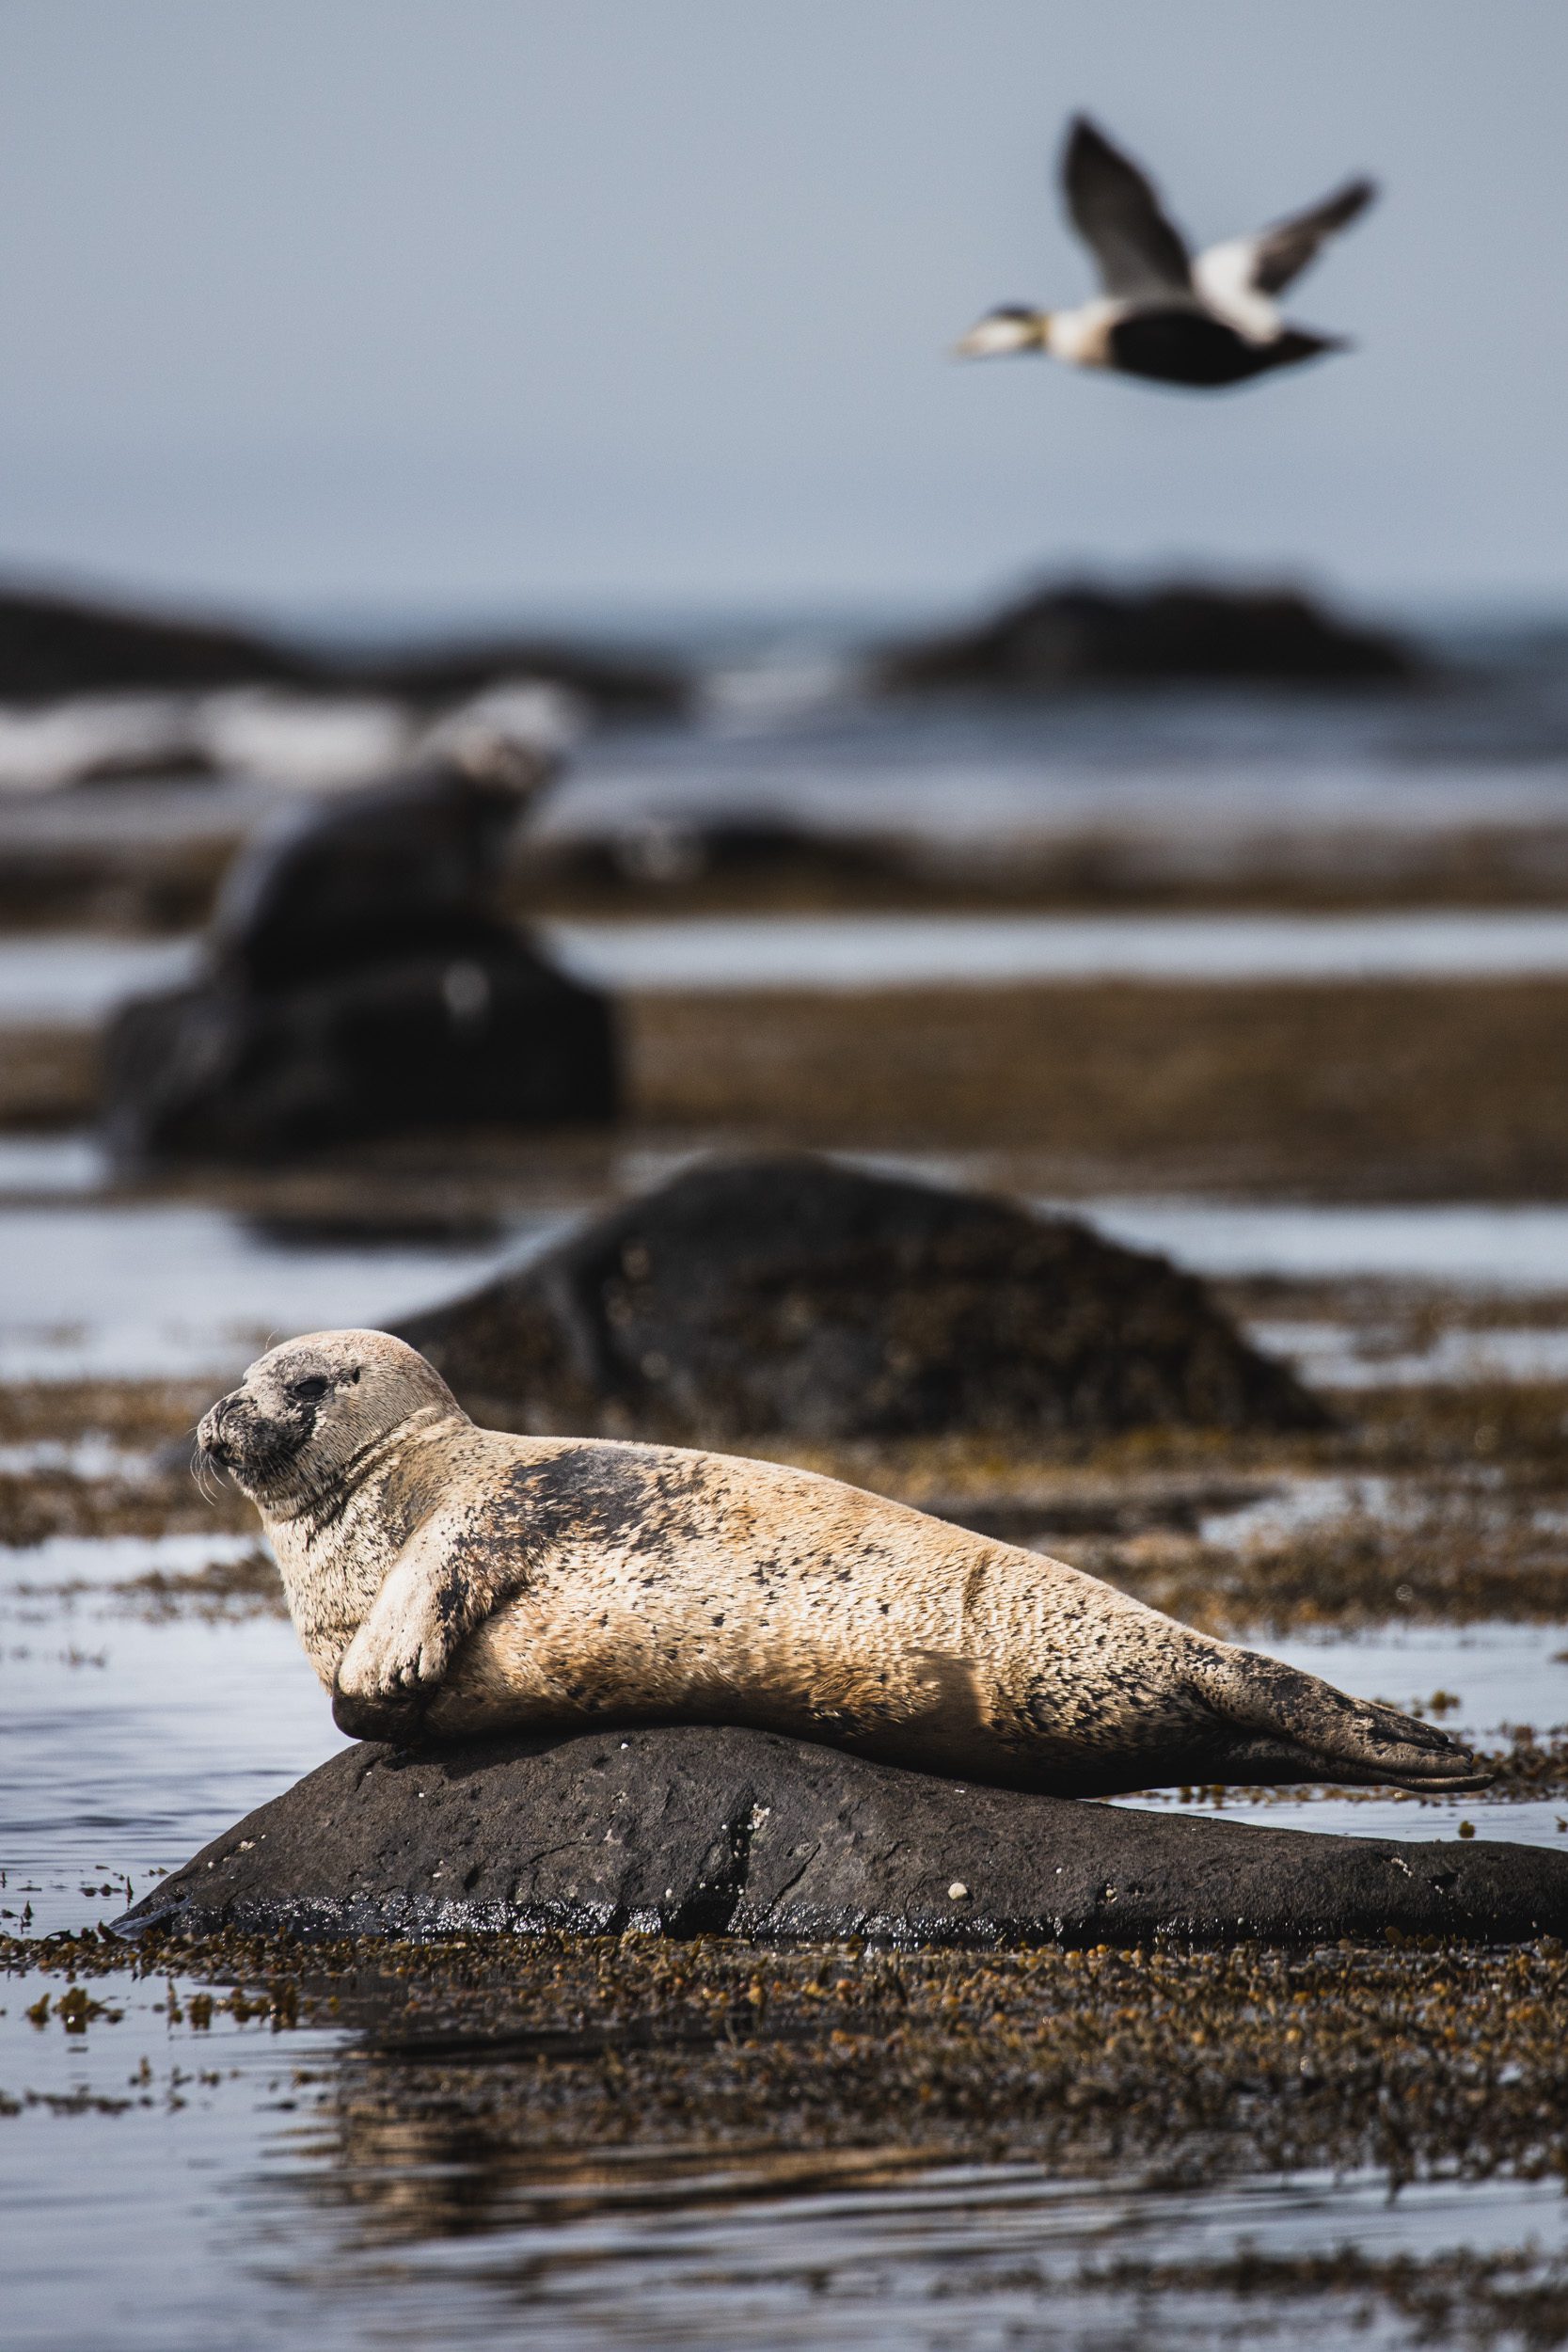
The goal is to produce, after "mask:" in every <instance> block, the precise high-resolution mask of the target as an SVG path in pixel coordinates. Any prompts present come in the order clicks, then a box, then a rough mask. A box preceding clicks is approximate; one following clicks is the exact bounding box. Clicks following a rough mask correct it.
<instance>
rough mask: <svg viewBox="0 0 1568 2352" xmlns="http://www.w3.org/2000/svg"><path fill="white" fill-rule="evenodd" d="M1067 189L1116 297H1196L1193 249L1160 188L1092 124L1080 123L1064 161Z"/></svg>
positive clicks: (1077, 222) (1078, 225)
mask: <svg viewBox="0 0 1568 2352" xmlns="http://www.w3.org/2000/svg"><path fill="white" fill-rule="evenodd" d="M1062 186H1063V189H1064V190H1065V192H1066V195H1067V202H1068V211H1069V214H1070V215H1071V218H1072V225H1073V227H1074V228H1075V229H1076V230H1077V231H1078V234H1079V235H1080V236H1081V237H1082V238H1083V240H1084V243H1085V245H1086V246H1088V248H1089V250H1090V252H1091V253H1092V254H1093V255H1094V258H1095V261H1096V262H1097V263H1098V265H1099V269H1100V277H1101V284H1102V285H1103V286H1104V289H1105V292H1106V293H1107V294H1114V295H1116V296H1117V297H1118V298H1123V299H1132V300H1137V299H1140V298H1143V297H1147V296H1148V295H1150V294H1160V295H1163V296H1164V297H1165V299H1166V300H1167V301H1168V300H1169V298H1170V296H1171V295H1172V294H1185V295H1186V296H1187V297H1188V299H1189V300H1191V297H1192V292H1193V278H1192V263H1191V261H1190V259H1189V256H1188V252H1187V248H1186V246H1185V245H1184V244H1183V242H1182V240H1181V238H1180V235H1179V234H1178V232H1177V230H1175V229H1173V228H1172V226H1171V224H1170V222H1169V221H1168V220H1167V219H1166V218H1165V215H1164V213H1163V212H1162V211H1161V209H1160V199H1159V198H1158V197H1157V196H1156V195H1155V193H1154V190H1153V188H1152V187H1151V186H1150V185H1149V183H1148V180H1146V179H1145V177H1144V175H1143V173H1142V172H1141V171H1140V170H1139V169H1138V167H1137V165H1136V164H1134V163H1132V162H1131V161H1130V160H1129V159H1128V157H1127V156H1125V155H1124V154H1122V153H1121V151H1120V150H1119V149H1117V148H1115V147H1113V146H1112V145H1111V142H1110V140H1109V139H1108V138H1106V136H1105V135H1104V134H1103V132H1101V131H1098V130H1096V128H1095V126H1094V124H1093V123H1092V122H1090V121H1089V119H1087V117H1086V116H1085V115H1077V116H1075V117H1074V118H1073V122H1072V127H1071V130H1070V131H1069V135H1068V143H1067V148H1066V151H1065V152H1064V154H1063V156H1062Z"/></svg>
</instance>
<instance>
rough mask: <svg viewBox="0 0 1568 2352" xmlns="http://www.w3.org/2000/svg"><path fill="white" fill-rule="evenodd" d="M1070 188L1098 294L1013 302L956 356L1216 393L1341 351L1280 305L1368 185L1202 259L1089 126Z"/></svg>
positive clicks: (1078, 146) (1074, 160)
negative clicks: (1060, 306)
mask: <svg viewBox="0 0 1568 2352" xmlns="http://www.w3.org/2000/svg"><path fill="white" fill-rule="evenodd" d="M1062 184H1063V188H1064V191H1065V194H1066V197H1067V202H1068V210H1069V215H1070V216H1071V219H1072V223H1073V226H1074V228H1075V229H1076V230H1078V233H1079V235H1080V236H1081V237H1082V238H1083V239H1084V242H1085V244H1086V245H1087V246H1088V247H1089V249H1090V251H1091V252H1092V253H1093V255H1094V257H1095V262H1096V264H1097V266H1098V268H1099V272H1100V278H1101V286H1102V289H1103V291H1102V293H1101V294H1100V295H1099V296H1098V297H1097V298H1096V299H1095V300H1093V301H1090V302H1085V303H1081V304H1080V305H1079V306H1078V308H1077V309H1076V310H1030V309H1028V308H1027V307H1026V306H1023V305H1020V304H1009V305H1006V306H1005V307H1004V308H1002V309H999V310H990V311H988V313H987V314H986V316H985V317H984V318H983V319H981V321H980V322H979V324H978V326H974V327H973V328H972V329H971V330H970V332H969V333H968V334H967V335H966V336H965V337H964V338H963V341H962V342H960V343H959V344H958V353H959V355H960V356H961V357H963V358H998V357H1002V356H1005V355H1006V354H1008V353H1014V352H1024V351H1039V352H1045V353H1048V354H1049V355H1050V357H1051V358H1054V359H1062V360H1065V361H1066V362H1067V364H1068V365H1069V367H1079V368H1099V369H1101V370H1103V371H1105V372H1106V373H1111V374H1115V375H1132V376H1139V377H1142V378H1143V379H1144V380H1145V381H1146V382H1149V383H1156V384H1171V385H1177V386H1180V387H1182V388H1184V389H1188V390H1195V391H1215V390H1219V389H1223V388H1225V387H1226V386H1228V385H1232V384H1243V383H1246V382H1248V381H1249V380H1250V379H1251V378H1252V377H1254V376H1259V375H1266V374H1272V373H1275V371H1276V370H1278V369H1280V368H1291V367H1298V366H1300V365H1301V364H1302V362H1303V361H1304V360H1307V359H1316V358H1322V357H1323V354H1324V353H1326V352H1331V351H1341V350H1343V349H1344V348H1345V345H1344V343H1343V342H1342V341H1340V340H1339V339H1338V338H1337V337H1335V336H1331V335H1319V334H1316V333H1314V332H1312V331H1311V330H1310V329H1309V328H1306V327H1300V326H1290V325H1288V324H1287V322H1286V321H1285V320H1284V319H1283V318H1282V317H1281V316H1280V313H1279V310H1278V308H1277V306H1276V304H1275V295H1276V294H1279V293H1281V292H1282V291H1283V290H1284V288H1285V287H1286V286H1288V285H1289V284H1290V283H1291V280H1292V279H1293V278H1297V277H1299V276H1300V274H1301V272H1302V271H1303V270H1304V269H1306V268H1307V264H1308V262H1311V261H1312V259H1313V258H1314V256H1315V255H1316V254H1317V252H1318V250H1319V248H1320V247H1321V246H1322V245H1323V242H1324V240H1325V239H1326V238H1328V237H1330V236H1332V235H1333V234H1334V233H1335V231H1336V230H1340V229H1343V228H1346V227H1348V226H1349V224H1350V222H1352V221H1353V220H1354V219H1355V217H1356V215H1358V214H1359V213H1361V212H1363V211H1364V210H1365V209H1366V207H1367V206H1368V205H1369V204H1370V202H1371V200H1372V198H1373V195H1374V194H1375V190H1374V188H1373V185H1372V183H1371V182H1370V180H1353V181H1350V182H1348V183H1347V184H1346V185H1345V186H1344V187H1342V188H1340V189H1338V191H1337V192H1336V193H1335V194H1334V195H1333V196H1330V197H1327V198H1325V199H1323V202H1322V203H1321V204H1315V205H1312V206H1310V207H1309V208H1308V209H1307V211H1306V212H1303V213H1297V214H1293V215H1291V217H1290V218H1288V219H1286V220H1281V221H1276V222H1275V224H1274V226H1273V227H1272V228H1269V229H1263V230H1259V232H1258V233H1257V235H1255V236H1250V237H1236V238H1232V239H1230V240H1228V241H1227V243H1225V244H1223V245H1216V246H1210V247H1209V248H1208V250H1207V251H1205V252H1202V253H1199V254H1197V255H1196V256H1195V255H1193V254H1192V253H1190V252H1189V250H1188V247H1187V245H1186V242H1185V240H1184V239H1183V238H1182V237H1181V235H1180V232H1179V231H1178V230H1176V229H1175V228H1174V227H1173V226H1172V224H1171V222H1170V221H1169V220H1168V219H1167V217H1166V215H1165V214H1164V211H1163V210H1162V208H1161V204H1160V199H1159V198H1158V197H1157V196H1156V194H1155V192H1154V189H1153V188H1152V187H1151V185H1150V184H1149V183H1148V180H1147V179H1146V178H1145V176H1144V174H1143V173H1142V172H1141V171H1140V170H1139V169H1138V167H1137V166H1136V165H1135V164H1133V163H1132V161H1131V160H1130V159H1129V158H1128V157H1127V156H1125V155H1123V154H1121V153H1120V152H1119V151H1118V150H1117V148H1115V147H1113V146H1112V145H1111V142H1110V141H1109V139H1107V138H1106V137H1105V136H1104V135H1103V134H1102V133H1101V132H1100V131H1098V130H1096V128H1095V126H1094V124H1093V123H1092V122H1088V121H1086V120H1085V119H1084V118H1083V117H1082V116H1080V117H1079V118H1078V119H1077V120H1076V121H1075V122H1074V123H1073V125H1072V128H1071V131H1070V133H1069V138H1068V144H1067V149H1066V151H1065V154H1064V156H1063V160H1062Z"/></svg>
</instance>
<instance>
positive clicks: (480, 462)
mask: <svg viewBox="0 0 1568 2352" xmlns="http://www.w3.org/2000/svg"><path fill="white" fill-rule="evenodd" d="M1565 92H1568V7H1564V6H1563V4H1562V0H245V6H243V7H242V6H239V5H236V4H235V0H0V317H3V319H4V322H5V335H4V360H3V364H0V566H3V567H4V568H6V569H8V570H10V571H13V572H14V571H18V570H24V571H40V570H42V571H47V572H49V573H51V574H55V575H57V576H61V577H65V578H75V579H80V580H96V581H101V582H103V583H107V584H117V585H120V586H123V587H128V588H137V587H154V588H157V589H158V590H160V591H164V592H178V593H180V594H182V595H187V596H189V595H217V596H222V597H224V598H225V599H227V600H228V601H230V603H234V604H238V605H242V606H243V605H245V604H247V603H248V604H265V605H271V606H274V607H278V606H282V607H288V606H293V607H298V608H301V609H303V608H305V607H317V608H324V607H331V606H334V605H339V606H342V607H345V608H349V607H356V608H367V609H369V608H375V607H383V608H386V609H388V611H396V610H403V611H405V612H440V611H443V610H445V611H449V612H452V613H454V614H455V613H457V612H473V611H476V610H480V609H483V608H486V607H488V608H490V609H492V610H494V611H496V612H503V611H505V610H507V609H508V608H514V609H518V610H521V609H526V608H533V609H539V608H548V607H550V606H551V605H552V604H559V605H561V606H562V608H563V609H564V608H573V607H576V608H581V607H583V606H585V605H592V604H593V603H594V602H595V601H604V602H608V603H609V604H610V605H613V606H618V607H628V606H629V607H633V608H635V607H638V606H644V607H652V608H656V609H657V607H659V606H660V605H672V606H674V605H700V606H709V607H712V606H718V605H721V604H723V603H724V602H726V601H728V600H731V599H739V600H743V601H745V602H748V603H752V604H756V603H759V602H760V603H763V604H767V603H775V604H776V603H781V602H782V603H789V602H797V603H799V602H806V603H810V602H827V603H854V602H857V601H865V600H876V599H881V598H889V599H911V598H925V599H928V598H949V599H954V600H962V599H964V598H966V597H969V596H974V595H976V594H978V593H980V592H981V591H983V590H985V589H987V588H989V587H991V586H994V585H997V584H1000V583H1002V582H1004V581H1006V580H1009V579H1011V578H1012V577H1014V576H1016V575H1017V574H1019V573H1021V572H1025V571H1031V570H1035V569H1039V568H1042V567H1049V566H1053V565H1055V564H1063V563H1068V562H1078V561H1084V560H1086V561H1090V562H1093V563H1096V564H1105V565H1107V566H1115V567H1126V566H1132V565H1137V566H1148V565H1160V564H1168V563H1175V562H1184V561H1187V560H1190V559H1197V560H1201V561H1202V562H1204V563H1205V564H1212V565H1229V566H1238V565H1239V566H1244V567H1248V568H1250V569H1254V570H1266V571H1267V570H1281V569H1304V570H1306V571H1307V572H1308V573H1311V574H1316V575H1317V576H1318V577H1320V578H1322V579H1324V580H1328V581H1331V582H1334V583H1337V584H1338V585H1339V586H1340V587H1341V588H1343V589H1345V590H1347V591H1350V592H1352V593H1354V594H1359V595H1363V596H1370V597H1374V598H1379V597H1386V596H1420V597H1423V598H1444V599H1447V598H1454V597H1459V598H1465V597H1471V596H1482V597H1492V598H1498V597H1502V598H1507V597H1516V596H1526V597H1555V598H1560V599H1562V600H1563V601H1564V602H1568V488H1565V480H1568V473H1565V465H1564V454H1563V441H1564V411H1565V406H1568V402H1565V389H1568V300H1565V299H1564V295H1563V292H1562V287H1563V279H1564V261H1563V244H1564V234H1565V229H1568V219H1565V215H1568V203H1565V199H1568V139H1565V136H1564V133H1563V109H1564V103H1565ZM1078 106H1085V107H1087V108H1088V109H1090V110H1091V111H1092V112H1094V113H1095V114H1096V115H1097V116H1098V117H1099V118H1100V119H1101V120H1102V121H1103V122H1104V123H1105V124H1106V125H1107V127H1108V128H1109V129H1110V130H1111V131H1112V132H1113V133H1114V134H1115V135H1117V136H1118V137H1120V138H1121V139H1123V140H1124V141H1125V142H1126V143H1127V144H1128V145H1129V146H1130V147H1131V148H1132V150H1133V151H1134V152H1136V153H1138V154H1139V155H1141V156H1142V157H1143V158H1145V159H1146V161H1148V164H1149V165H1150V166H1151V167H1152V168H1153V169H1154V171H1155V173H1156V176H1157V177H1158V179H1159V181H1160V182H1161V183H1162V185H1163V188H1164V192H1165V195H1166V197H1167V199H1168V201H1169V203H1170V206H1171V208H1172V210H1173V211H1174V213H1175V215H1176V216H1177V217H1178V219H1179V220H1180V222H1181V223H1182V224H1183V225H1184V226H1185V227H1186V228H1187V229H1188V230H1190V231H1191V232H1192V233H1193V234H1194V235H1195V236H1196V237H1197V238H1198V239H1199V240H1200V241H1207V240H1209V239H1211V238H1212V237H1215V236H1218V235H1222V234H1225V233H1227V232H1233V231H1235V230H1240V229H1243V228H1246V227H1250V226H1253V225H1255V224H1257V223H1258V222H1259V221H1261V220H1263V219H1265V218H1268V217H1270V216H1271V215H1274V214H1275V213H1277V212H1279V211H1281V210H1285V209H1288V208H1290V207H1291V206H1293V205H1295V204H1297V203H1299V202H1301V201H1303V200H1305V199H1308V198H1311V197H1314V196H1316V195H1318V194H1320V193H1322V192H1323V190H1324V189H1325V188H1327V187H1328V186H1330V185H1332V184H1333V183H1335V182H1336V181H1337V180H1338V179H1339V178H1340V177H1341V176H1343V175H1344V174H1345V173H1347V172H1350V171H1353V170H1362V169H1369V168H1370V169H1371V170H1374V171H1376V172H1377V173H1379V174H1380V175H1381V176H1382V177H1383V178H1384V180H1385V181H1386V191H1387V193H1386V201H1385V202H1384V203H1383V204H1382V205H1381V206H1380V207H1379V208H1378V209H1377V210H1376V211H1375V212H1374V213H1373V214H1371V215H1370V216H1369V217H1368V218H1367V219H1366V220H1365V221H1364V222H1363V223H1362V224H1361V225H1360V226H1359V227H1358V228H1357V229H1356V230H1354V231H1353V232H1352V233H1351V234H1350V235H1349V236H1348V237H1347V238H1346V239H1345V240H1344V242H1343V243H1342V244H1341V245H1340V246H1338V247H1337V248H1336V249H1335V250H1334V252H1333V253H1332V254H1331V255H1330V257H1329V258H1328V259H1327V260H1326V261H1324V262H1323V263H1321V264H1320V266H1319V267H1318V269H1317V270H1316V271H1315V272H1314V273H1313V275H1312V276H1311V277H1310V278H1307V279H1306V280H1305V281H1304V282H1303V283H1302V285H1301V286H1300V287H1299V288H1298V289H1297V291H1296V294H1295V297H1294V308H1295V309H1296V310H1297V312H1298V314H1299V315H1301V316H1302V317H1303V318H1305V319H1306V320H1307V321H1309V322H1311V323H1313V324H1316V325H1320V326H1328V327H1331V328H1334V329H1337V330H1342V331H1345V332H1348V333H1350V334H1353V335H1354V336H1355V337H1356V338H1357V339H1358V342H1359V343H1360V346H1361V347H1360V348H1359V349H1358V350H1357V351H1356V352H1355V353H1354V355H1353V356H1351V357H1348V358H1336V359H1331V360H1328V361H1325V362H1324V363H1323V365H1321V366H1319V367H1315V368H1312V369H1304V370H1302V371H1301V372H1300V373H1298V374H1296V375H1294V376H1291V377H1287V378H1281V379H1280V380H1278V381H1274V382H1270V381H1265V382H1264V383H1263V384H1261V385H1260V386H1258V387H1256V388H1254V389H1244V390H1243V391H1241V392H1237V393H1232V394H1228V395H1221V396H1207V397H1194V396H1191V395H1188V396H1181V395H1178V394H1174V393H1160V392H1157V391H1152V390H1149V389H1145V388H1141V387H1138V386H1135V385H1127V384H1117V383H1112V382H1105V381H1103V380H1096V379H1094V378H1088V377H1079V376H1075V375H1073V374H1071V373H1069V372H1067V371H1065V370H1062V369H1060V368H1054V367H1052V366H1049V365H1047V364H1044V363H1041V362H1038V361H1015V362H1006V363H1005V362H993V363H991V364H990V365H973V366H968V367H965V366H963V365H961V364H959V363H956V362H953V361H951V360H949V359H947V358H945V357H944V356H943V355H944V350H945V346H946V345H947V344H948V343H949V342H951V340H952V338H953V337H954V336H955V335H956V334H957V333H958V332H960V331H961V330H962V329H963V328H964V327H965V326H968V325H969V324H970V323H971V322H972V320H973V318H974V316H975V315H976V314H977V313H978V312H979V311H980V310H983V309H985V308H986V307H988V306H989V305H990V303H992V302H993V301H1000V300H1030V301H1040V302H1044V303H1051V302H1056V303H1058V304H1066V303H1070V302H1072V301H1074V300H1077V299H1079V298H1081V297H1082V296H1083V295H1084V294H1085V293H1086V292H1087V291H1088V288H1089V280H1088V276H1087V269H1086V262H1085V257H1084V256H1083V254H1082V253H1081V251H1080V250H1079V249H1078V248H1077V247H1076V246H1074V244H1073V243H1072V242H1071V240H1070V239H1069V236H1068V235H1067V233H1066V231H1065V230H1064V228H1063V226H1062V223H1061V219H1060V215H1059V212H1058V208H1057V202H1056V199H1055V196H1054V192H1053V186H1052V175H1053V168H1054V158H1055V151H1056V148H1057V144H1058V140H1059V136H1060V131H1061V126H1062V123H1063V121H1064V119H1065V118H1066V116H1067V115H1068V114H1069V111H1070V110H1071V109H1073V108H1074V107H1078Z"/></svg>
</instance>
